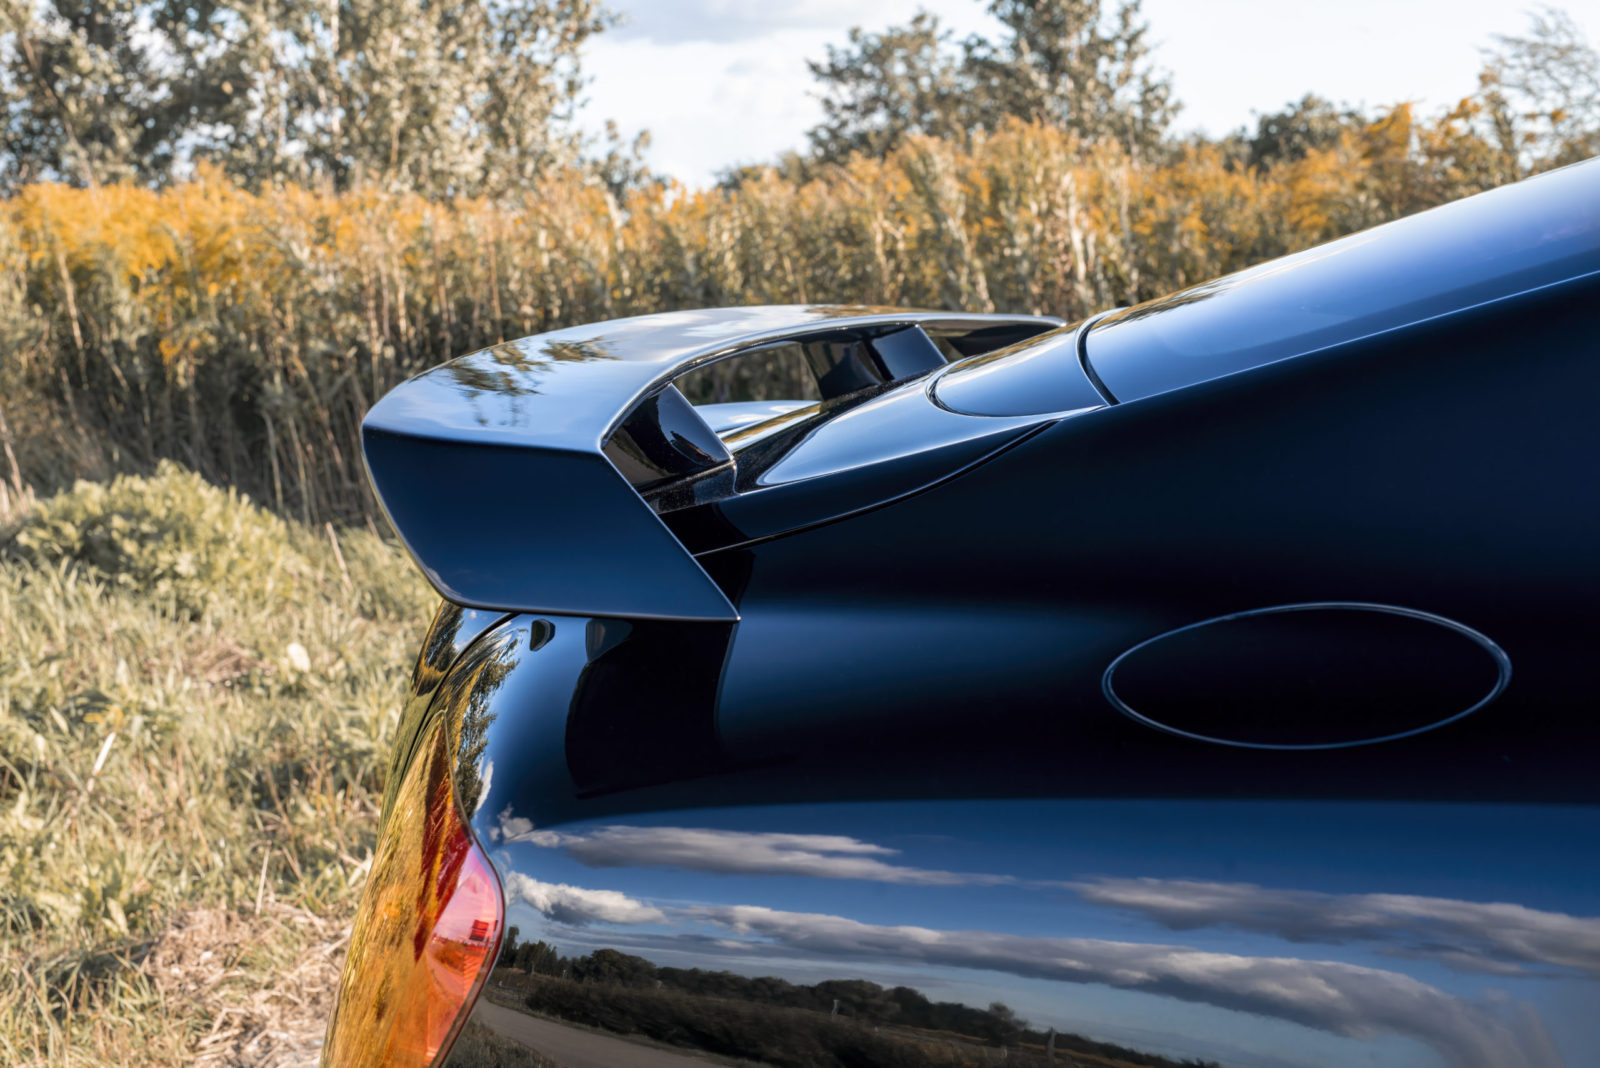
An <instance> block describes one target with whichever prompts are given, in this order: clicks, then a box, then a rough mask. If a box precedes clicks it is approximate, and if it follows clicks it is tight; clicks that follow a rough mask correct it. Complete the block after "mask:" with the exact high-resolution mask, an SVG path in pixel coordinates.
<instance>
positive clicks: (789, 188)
mask: <svg viewBox="0 0 1600 1068" xmlns="http://www.w3.org/2000/svg"><path fill="white" fill-rule="evenodd" d="M1473 144H1479V142H1476V141H1474V140H1473V138H1471V137H1470V136H1469V135H1468V134H1467V133H1466V132H1465V128H1464V127H1461V126H1460V125H1459V124H1457V125H1452V124H1451V122H1450V121H1446V120H1441V121H1440V122H1438V123H1435V124H1433V125H1431V126H1422V125H1419V124H1416V123H1414V122H1412V120H1411V117H1410V112H1409V110H1407V109H1405V108H1399V109H1396V110H1395V112H1393V113H1391V114H1390V115H1389V116H1387V117H1386V118H1385V119H1383V120H1381V121H1380V122H1378V123H1375V124H1374V125H1373V126H1371V127H1369V128H1367V129H1366V130H1358V131H1355V132H1352V133H1351V135H1350V136H1348V137H1347V138H1346V139H1345V140H1344V141H1343V142H1342V143H1341V144H1339V145H1338V146H1336V147H1334V148H1331V149H1328V150H1325V151H1319V152H1313V153H1311V154H1310V155H1308V156H1306V157H1305V158H1302V159H1296V160H1286V161H1281V162H1280V163H1278V164H1276V165H1273V166H1270V167H1267V168H1264V169H1252V168H1249V167H1246V166H1244V165H1243V164H1242V163H1241V162H1240V161H1239V159H1237V158H1236V157H1234V156H1230V155H1229V154H1228V153H1227V152H1226V151H1225V150H1224V149H1223V148H1221V147H1219V146H1216V145H1196V146H1189V147H1179V148H1176V149H1174V150H1173V153H1172V157H1171V159H1170V160H1168V161H1166V162H1164V163H1162V164H1160V165H1153V164H1144V165H1139V164H1136V163H1135V162H1134V161H1131V160H1129V159H1128V158H1126V157H1125V156H1123V155H1122V154H1120V153H1119V152H1118V151H1116V150H1115V149H1112V148H1105V147H1102V148H1096V149H1086V148H1084V147H1083V146H1081V145H1080V144H1078V143H1077V142H1076V141H1074V140H1073V138H1072V137H1071V136H1070V135H1068V134H1066V133H1064V132H1062V131H1060V130H1055V129H1051V128H1047V127H1042V126H1028V125H1022V124H1017V125H1014V126H1012V127H1010V128H1008V129H1007V130H1005V131H1003V132H1002V133H999V134H997V135H994V136H991V137H988V138H986V139H981V140H977V141H974V142H972V143H970V144H963V143H954V142H944V141H937V140H927V139H921V140H912V141H910V142H909V143H907V144H906V145H905V146H903V147H902V148H900V149H899V150H897V151H895V152H894V153H892V154H891V155H890V156H888V158H886V159H882V160H874V159H856V160H854V161H852V162H850V163H848V164H846V165H843V166H839V167H834V168H830V169H826V170H824V171H822V172H821V175H820V177H817V178H816V179H814V180H811V181H807V182H803V183H801V182H796V181H790V180H787V179H784V178H782V177H780V176H779V175H778V174H777V173H776V172H771V171H769V172H765V173H758V174H756V175H755V176H753V177H751V178H749V179H748V180H746V181H744V182H743V183H742V184H740V185H739V186H738V187H737V188H733V189H712V190H699V191H692V190H686V189H683V188H680V187H667V188H652V189H647V190H643V191H640V192H636V193H634V194H633V195H632V196H631V197H630V198H629V199H627V200H626V201H625V202H620V203H619V202H618V201H617V200H615V199H613V198H612V197H611V196H609V195H608V194H607V193H606V191H605V190H604V189H603V188H602V187H601V186H599V185H596V184H593V183H592V182H587V181H585V180H584V179H582V178H581V177H580V176H578V175H575V174H554V175H551V176H548V177H547V178H546V179H545V180H544V181H542V182H541V183H540V184H539V185H538V186H537V187H535V188H532V189H529V190H527V191H526V193H525V194H524V195H523V196H521V197H520V198H517V199H515V200H512V201H501V202H493V203H491V202H487V201H478V200H457V201H454V202H450V203H436V202H429V201H427V200H424V199H423V198H421V197H418V196H407V195H398V194H385V193H380V192H376V191H371V190H357V191H353V192H349V193H345V194H342V195H332V194H329V193H321V192H315V191H312V190H308V189H302V188H296V187H292V186H289V187H282V188H277V189H272V190H269V191H267V192H263V193H261V194H259V195H256V194H250V193H246V192H244V191H241V190H240V189H238V188H235V187H233V186H231V185H230V184H228V183H227V182H226V181H225V180H223V179H222V178H220V177H218V176H217V175H215V174H211V173H206V172H202V173H201V174H200V175H199V176H198V177H197V178H196V179H195V180H193V181H191V182H187V183H184V184H180V185H176V186H173V187H170V188H167V189H163V190H152V189H147V188H139V187H131V186H109V187H102V188H98V189H69V188H66V187H62V186H56V185H37V186H32V187H28V188H25V189H24V190H22V191H21V192H20V193H18V194H17V195H15V196H14V197H12V198H10V199H8V200H6V201H4V202H0V420H3V423H0V445H3V446H4V448H3V449H0V485H4V486H5V493H6V495H7V498H14V497H17V496H19V495H20V494H22V493H25V492H26V489H25V487H27V486H32V487H34V488H35V489H37V490H39V491H41V492H43V491H49V490H54V489H59V488H62V487H64V486H66V485H69V484H70V482H71V481H72V479H73V478H76V477H80V476H88V477H99V478H103V477H106V476H108V475H110V474H112V473H114V472H117V471H124V470H129V471H149V470H150V469H151V468H152V467H153V464H154V463H155V462H156V461H157V460H158V459H161V458H169V459H174V460H177V461H179V462H181V463H183V464H185V465H186V466H188V467H189V468H191V469H193V470H195V471H197V472H199V473H201V474H202V475H204V476H205V477H206V478H208V479H210V480H211V481H213V482H218V483H222V484H227V485H232V486H236V487H238V488H240V489H242V490H244V491H245V492H246V493H248V494H249V495H250V496H252V497H253V498H254V499H256V500H259V501H262V502H264V503H266V504H267V505H269V506H271V507H273V508H275V509H276V510H277V511H279V512H280V513H281V514H285V515H290V516H295V517H298V518H300V519H302V520H306V521H309V522H321V521H324V520H327V519H344V520H352V519H358V518H360V517H362V516H363V515H364V514H367V513H368V512H369V510H370V507H371V502H370V499H369V497H368V494H367V490H366V488H365V484H364V479H363V475H362V469H361V462H360V458H359V454H358V438H357V427H358V425H359V422H360V419H361V416H362V414H363V413H364V412H365V411H366V409H367V407H368V406H369V405H370V404H372V402H373V401H374V400H376V399H377V397H378V396H380V395H381V394H382V393H383V392H385V391H386V390H387V389H389V388H390V387H391V386H393V385H394V384H395V383H397V382H399V381H400V380H402V379H403V378H405V377H407V376H409V375H411V374H413V373H415V372H417V371H419V370H421V369H422V368H424V367H426V366H430V365H432V364H434V363H437V362H439V361H441V360H444V359H446V358H448V357H450V356H452V355H457V354H460V353H463V352H466V351H470V350H472V349H475V348H478V347H481V346H483V345H487V344H492V343H494V342H497V341H500V340H503V339H508V338H514V337H519V336H522V335H526V334H531V333H535V332H538V331H542V330H548V329H551V328H555V327H559V326H564V325H570V324H574V323H580V322H584V321H592V320H599V319H606V318H611V317H615V316H623V315H632V314H637V313H645V312H654V311H660V310H664V309H670V308H681V307H693V306H714V305H729V304H753V303H783V302H847V303H871V304H896V305H909V306H919V307H933V308H965V309H971V310H978V311H989V310H1008V311H1020V312H1048V313H1052V314H1056V315H1061V316H1064V317H1066V318H1067V319H1074V318H1077V317H1080V316H1083V315H1085V314H1088V313H1089V312H1092V311H1096V310H1100V309H1104V308H1107V307H1111V306H1115V305H1120V304H1128V303H1132V302H1136V301H1139V300H1142V299H1145V298H1148V297H1151V296H1155V295H1159V294H1161V293H1164V292H1167V291H1170V290H1173V289H1176V288H1179V287H1182V286H1185V285H1188V284H1192V283H1195V282H1198V281H1202V280H1204V279H1206V278H1209V277H1212V276H1215V275H1218V274H1222V273H1225V272H1228V271H1232V270H1235V269H1237V268H1240V267H1243V266H1246V265H1248V264H1250V263H1253V262H1257V261H1259V260H1262V259H1265V258H1268V257H1270V256H1274V255H1277V254H1280V253H1283V252H1286V251H1290V250H1292V249H1296V248H1300V247H1304V246H1306V245H1309V244H1312V243H1315V242H1317V241H1320V240H1324V239H1326V238H1329V237H1333V236H1336V235H1338V234H1340V233H1344V232H1347V231H1349V230H1352V229H1357V228H1359V227H1361V226H1364V225H1369V224H1371V223H1375V222H1379V221H1382V220H1383V219H1386V218H1389V217H1392V216H1394V215H1396V214H1402V213H1404V212H1406V211H1410V210H1415V209H1416V208H1418V207H1421V206H1425V205H1427V204H1430V203H1435V202H1438V201H1440V200H1443V199H1448V198H1449V197H1451V196H1455V195H1459V194H1462V193H1465V192H1471V191H1472V190H1473V189H1475V188H1478V187H1480V186H1482V185H1483V184H1485V182H1486V181H1489V180H1490V179H1486V178H1484V177H1482V176H1481V175H1482V174H1488V173H1490V171H1489V170H1486V169H1485V168H1484V167H1483V166H1479V165H1477V164H1471V165H1469V164H1470V162H1471V160H1470V158H1469V155H1470V154H1469V153H1466V152H1465V150H1464V149H1463V147H1462V146H1464V145H1465V146H1468V147H1470V146H1471V145H1473ZM1480 147H1482V146H1481V144H1480ZM1462 160H1468V163H1463V162H1462ZM3 506H4V503H3V502H0V507H3Z"/></svg>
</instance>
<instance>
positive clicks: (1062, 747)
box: [323, 161, 1600, 1068]
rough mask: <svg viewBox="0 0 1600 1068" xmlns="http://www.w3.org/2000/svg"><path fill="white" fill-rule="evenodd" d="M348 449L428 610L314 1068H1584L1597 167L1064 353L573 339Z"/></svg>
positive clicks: (1599, 363) (1280, 267)
mask: <svg viewBox="0 0 1600 1068" xmlns="http://www.w3.org/2000/svg"><path fill="white" fill-rule="evenodd" d="M728 360H734V361H739V360H768V361H777V362H782V361H788V362H789V365H791V366H795V367H803V368H807V369H809V371H810V372H811V376H812V377H813V378H814V389H811V390H808V391H807V392H808V394H809V395H803V396H802V395H796V396H792V397H787V398H772V397H754V398H746V399H743V400H741V399H737V398H735V399H734V400H732V401H724V402H722V403H706V404H701V405H696V404H693V403H691V402H690V400H689V397H691V396H694V397H700V398H701V399H706V398H705V397H704V396H703V395H704V394H706V393H707V390H706V389H705V381H706V379H705V376H706V375H707V374H709V373H711V371H712V370H714V368H711V365H713V364H717V363H718V361H728ZM718 366H724V367H726V366H727V365H721V364H718ZM708 368H710V370H708ZM696 376H700V377H699V378H696ZM723 381H724V384H726V380H723ZM680 386H681V387H682V388H680ZM709 399H710V400H713V401H714V400H716V398H715V397H714V396H711V397H710V398H709ZM365 449H366V457H367V463H368V466H369V469H370V471H371V476H372V480H373V483H374V485H375V487H376V489H377V492H378V494H379V496H380V497H381V499H382V502H383V505H384V507H385V508H386V509H387V511H388V514H389V516H390V518H391V519H392V520H393V523H394V526H395V527H396V529H397V530H398V531H399V532H400V535H401V537H402V538H403V539H404V540H405V542H406V544H407V546H408V547H409V548H410V550H411V552H412V554H413V555H414V556H415V558H416V560H417V562H418V564H419V565H420V566H421V567H422V569H423V570H424V571H425V572H426V573H427V576H428V578H429V580H430V581H431V582H432V583H433V585H434V586H435V587H436V588H437V589H438V591H439V593H440V594H441V595H442V596H443V598H444V604H443V605H442V606H441V608H440V610H439V613H438V616H437V618H436V619H435V621H434V623H433V627H432V630H431V631H430V633H429V635H428V637H427V640H426V642H425V644H424V647H423V650H422V653H421V656H420V658H419V660H418V663H417V667H416V672H415V676H414V679H413V684H412V691H411V698H410V701H409V704H408V705H407V707H406V709H405V713H404V718H403V724H402V729H401V740H400V744H399V745H398V748H397V751H396V753H395V758H394V770H393V774H392V776H391V780H390V782H391V785H390V789H389V795H388V797H387V799H386V811H385V819H384V824H383V829H382V833H381V840H380V843H379V848H378V851H377V854H376V858H375V861H374V864H373V869H372V876H371V883H370V885H369V887H368V889H367V892H366V897H365V899H364V901H363V903H362V906H361V911H360V915H359V917H358V920H357V923H356V928H355V933H354V935H353V939H352V942H351V949H350V956H349V961H348V963H347V965H346V968H345V978H344V983H343V986H342V989H341V992H340V999H339V1005H338V1009H337V1013H336V1016H335V1018H334V1020H333V1021H332V1023H331V1024H330V1028H329V1032H328V1040H327V1043H326V1046H325V1050H324V1054H323V1061H324V1064H326V1065H329V1066H337V1068H346V1066H352V1068H353V1066H358V1065H393V1066H397V1068H425V1066H428V1065H433V1064H440V1063H444V1062H445V1060H446V1059H447V1058H448V1059H450V1062H451V1063H457V1064H462V1063H495V1064H517V1063H524V1061H522V1060H518V1059H517V1058H518V1057H522V1058H530V1057H531V1054H529V1053H527V1052H525V1047H534V1048H539V1049H543V1050H545V1051H546V1052H547V1053H549V1054H550V1055H552V1056H554V1057H556V1058H557V1059H559V1060H563V1061H565V1062H567V1063H570V1064H573V1065H589V1064H606V1063H610V1064H619V1065H627V1064H640V1065H667V1064H677V1063H683V1064H690V1063H704V1062H703V1061H697V1060H694V1059H693V1058H696V1057H699V1056H700V1055H702V1054H709V1055H715V1056H717V1057H720V1058H722V1059H723V1063H727V1062H728V1060H729V1059H738V1060H743V1061H749V1062H758V1063H761V1064H769V1065H786V1066H787V1065H796V1066H798V1065H820V1066H851V1068H856V1066H867V1065H921V1064H929V1065H948V1066H966V1065H980V1064H985V1065H986V1064H994V1063H997V1062H999V1061H1002V1060H1003V1061H1004V1062H1005V1063H1007V1064H1010V1065H1034V1064H1038V1065H1045V1064H1049V1063H1061V1064H1066V1063H1070V1064H1077V1065H1101V1066H1110V1065H1151V1066H1156V1065H1169V1064H1177V1063H1183V1064H1193V1063H1200V1062H1203V1063H1210V1062H1217V1063H1221V1064H1227V1065H1230V1066H1231V1065H1341V1066H1343V1065H1351V1064H1363V1065H1376V1066H1385V1068H1401V1066H1424V1065H1426V1066H1436V1065H1448V1066H1457V1068H1469V1066H1470V1068H1479V1066H1481V1068H1517V1066H1547V1065H1561V1064H1565V1065H1570V1066H1574V1068H1578V1066H1584V1065H1595V1064H1600V1012H1597V1011H1596V1009H1597V1008H1600V807H1597V802H1600V773H1597V762H1600V683H1597V678H1596V676H1597V671H1600V668H1597V664H1600V653H1597V650H1596V645H1597V641H1600V626H1597V624H1596V617H1597V613H1600V484H1597V483H1600V476H1597V470H1600V161H1591V162H1589V163H1584V164H1579V165H1577V166H1573V167H1569V168H1566V169H1564V170H1560V171H1556V172H1553V173H1550V174H1547V175H1544V176H1542V177H1538V178H1535V179H1532V180H1529V181H1527V182H1523V183H1520V184H1518V185H1514V186H1509V187H1506V188H1503V189H1499V190H1496V191H1494V192H1490V193H1485V194H1483V195H1481V196H1477V197H1474V198H1471V199H1469V200H1465V201H1461V202H1458V203H1456V204H1452V205H1448V206H1446V207H1443V208H1439V209H1436V210H1434V211H1430V212H1426V213H1423V214H1420V215H1416V216H1413V217H1411V218H1407V219H1404V220H1402V221H1399V222H1395V223H1392V224H1389V225H1386V226H1382V227H1378V228H1376V229H1373V230H1370V231H1367V232H1365V233H1360V234H1356V235H1354V236H1352V237H1348V238H1345V239H1343V240H1340V241H1336V242H1333V243H1332V244H1328V245H1325V246H1322V247H1320V248H1316V249H1312V250H1310V251H1307V252H1303V253H1300V254H1297V255H1294V256H1290V257H1287V258H1285V259H1282V260H1279V261H1276V262H1273V263H1268V264H1265V265H1263V266H1260V267H1256V268H1254V269H1251V270H1248V271H1245V272H1242V273H1240V274H1236V275H1232V276H1230V277H1227V278H1223V279H1220V280H1217V281H1215V282H1210V283H1207V284H1205V285H1201V286H1197V287H1195V288H1193V289H1189V290H1185V291H1183V292H1181V293H1177V294H1174V295H1172V296H1169V297H1165V298H1163V299H1160V300H1155V301H1151V302H1149V303H1146V304H1142V305H1139V306H1137V307H1133V308H1127V309H1122V310H1116V311H1108V312H1107V313H1106V314H1103V315H1100V316H1097V317H1094V318H1092V319H1089V320H1086V321H1085V322H1082V323H1078V324H1073V325H1064V324H1062V323H1060V322H1058V321H1056V320H1053V319H1049V318H1041V317H1036V316H1006V315H963V314H955V313H949V312H920V311H903V310H895V309H883V308H852V307H753V308H731V309H721V310H712V311H691V312H678V313H671V314H663V315H653V316H646V317H642V318H635V319H624V320H619V321H615V322H607V323H599V324H596V325H593V326H583V327H576V328H573V329H568V330H559V331H555V332H552V333H548V334H543V335H540V336H537V337H532V338H527V339H524V340H522V341H517V342H512V343H509V344H505V345H500V346H498V347H495V348H492V349H487V350H485V351H482V352H478V353H474V354H472V355H469V356H465V357H462V358H460V359H458V360H455V361H453V362H451V363H448V364H445V365H444V366H441V367H439V368H436V369H434V370H432V371H429V372H428V373H426V374H424V375H421V376H420V377H418V378H415V379H413V380H411V381H409V382H407V383H405V384H404V385H402V386H401V387H399V388H398V389H396V390H395V391H394V392H392V393H391V394H389V395H388V396H387V397H385V398H384V399H383V400H382V401H381V402H380V403H379V404H378V405H377V406H376V407H374V408H373V410H372V411H371V413H370V414H369V415H368V417H367V420H366V424H365ZM652 1043H653V1044H652ZM453 1046H454V1052H453V1053H452V1047H453ZM665 1046H676V1047H680V1052H678V1053H670V1052H664V1047H665ZM528 1063H532V1061H528Z"/></svg>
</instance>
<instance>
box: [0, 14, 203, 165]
mask: <svg viewBox="0 0 1600 1068" xmlns="http://www.w3.org/2000/svg"><path fill="white" fill-rule="evenodd" d="M145 6H146V5H144V4H142V3H140V2H139V0H94V2H92V3H84V2H73V0H0V184H3V185H9V186H15V185H21V184H24V183H27V182H34V181H39V180H41V179H55V180H63V181H68V182H72V183H74V184H77V185H97V184H100V183H103V182H112V181H118V180H122V179H146V178H151V177H155V176H159V175H162V174H165V173H166V170H167V168H168V167H170V165H171V163H172V159H173V153H174V148H175V145H176V141H177V136H178V131H179V128H180V119H181V116H180V115H179V114H178V113H177V111H176V109H175V108H174V106H173V105H174V101H173V100H172V99H171V97H170V93H169V92H168V91H167V88H166V79H165V76H164V75H163V74H162V73H161V72H160V70H159V68H158V66H157V64H156V62H155V60H154V58H153V56H152V51H151V49H150V47H149V45H148V43H147V42H146V41H145V40H142V39H141V34H140V32H139V17H140V13H141V11H143V10H144V8H145Z"/></svg>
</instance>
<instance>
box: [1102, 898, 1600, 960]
mask: <svg viewBox="0 0 1600 1068" xmlns="http://www.w3.org/2000/svg"><path fill="white" fill-rule="evenodd" d="M1073 889H1075V890H1076V891H1077V892H1078V894H1079V896H1081V897H1082V898H1083V899H1084V900H1085V901H1089V902H1091V903H1093V904H1097V905H1107V906H1111V907H1114V908H1119V909H1125V910H1128V911H1131V912H1136V913H1139V914H1140V915H1142V916H1145V917H1147V918H1149V919H1152V920H1154V921H1155V922H1157V923H1159V924H1161V925H1163V926H1165V927H1167V928H1170V929H1172V930H1175V931H1187V930H1195V929H1199V928H1203V927H1229V928H1233V929H1236V930H1242V931H1253V932H1257V933H1262V934H1270V935H1274V936H1276V937H1278V938H1282V939H1284V940H1286V941H1289V942H1321V943H1327V944H1335V945H1337V944H1348V943H1367V944H1372V945H1375V946H1376V947H1378V948H1379V949H1380V950H1383V951H1385V952H1388V953H1392V954H1395V955H1401V956H1409V957H1423V958H1427V959H1430V960H1437V961H1440V962H1441V963H1444V964H1447V965H1449V966H1451V967H1454V968H1458V969H1461V970H1464V971H1476V972H1488V973H1491V974H1502V975H1520V974H1525V973H1526V972H1527V970H1528V969H1527V967H1526V966H1527V965H1543V966H1547V967H1555V968H1570V969H1573V970H1575V971H1580V972H1584V973H1586V974H1588V975H1591V976H1595V977H1600V918H1596V917H1583V916H1570V915H1567V914H1566V913H1562V912H1546V911H1542V910H1539V909H1531V908H1528V907H1526V906H1524V905H1515V904H1509V903H1504V902H1476V901H1461V900H1458V899H1455V898H1441V897H1422V896H1418V895H1413V894H1328V893H1318V892H1314V891H1309V890H1278V889H1272V888H1269V887H1262V886H1256V885H1254V884H1251V883H1214V882H1202V881H1198V880H1190V879H1149V878H1144V879H1120V878H1097V879H1091V880H1085V881H1083V882H1079V883H1074V884H1073Z"/></svg>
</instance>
